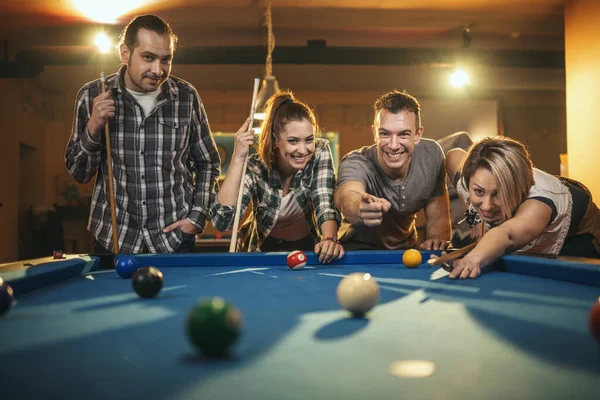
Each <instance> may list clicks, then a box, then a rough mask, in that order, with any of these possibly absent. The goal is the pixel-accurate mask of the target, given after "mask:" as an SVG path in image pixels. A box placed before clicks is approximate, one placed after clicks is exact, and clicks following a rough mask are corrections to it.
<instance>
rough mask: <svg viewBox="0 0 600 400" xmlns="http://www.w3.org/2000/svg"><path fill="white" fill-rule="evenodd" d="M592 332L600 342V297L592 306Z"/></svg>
mask: <svg viewBox="0 0 600 400" xmlns="http://www.w3.org/2000/svg"><path fill="white" fill-rule="evenodd" d="M589 327H590V333H591V334H592V336H593V337H594V339H596V342H598V344H600V297H599V298H598V300H597V301H596V303H595V304H594V306H593V307H592V311H591V312H590V322H589Z"/></svg>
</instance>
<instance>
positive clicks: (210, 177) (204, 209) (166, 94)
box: [65, 67, 220, 253]
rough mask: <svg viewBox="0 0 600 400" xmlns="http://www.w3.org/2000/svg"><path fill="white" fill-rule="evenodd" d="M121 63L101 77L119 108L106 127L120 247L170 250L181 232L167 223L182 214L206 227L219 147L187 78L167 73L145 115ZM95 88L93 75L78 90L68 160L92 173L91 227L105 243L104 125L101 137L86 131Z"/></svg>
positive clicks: (82, 173)
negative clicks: (168, 228)
mask: <svg viewBox="0 0 600 400" xmlns="http://www.w3.org/2000/svg"><path fill="white" fill-rule="evenodd" d="M125 68H126V67H122V68H121V69H120V70H119V72H118V73H117V74H114V75H112V76H110V77H109V78H108V79H107V82H106V88H107V90H108V91H110V92H111V96H112V98H113V99H114V100H115V107H116V114H115V117H114V118H111V119H110V120H109V129H110V144H111V156H112V164H113V176H114V179H113V181H114V186H115V202H116V207H115V208H116V214H117V227H118V237H119V248H120V250H121V252H123V253H131V252H138V251H140V250H141V249H142V246H143V245H144V244H145V245H146V246H147V247H148V249H149V250H150V251H152V252H158V253H172V252H174V251H175V250H176V249H177V247H178V246H179V244H180V243H181V241H182V239H183V232H182V231H180V230H179V229H176V230H175V231H173V232H170V233H163V232H162V230H163V229H164V228H165V227H166V226H168V225H170V224H172V223H173V222H175V221H178V220H182V219H185V218H187V219H189V220H190V221H191V222H192V223H193V224H194V225H196V226H197V227H198V228H199V229H200V231H202V230H204V227H205V226H206V221H207V218H208V215H209V212H210V207H211V205H212V203H213V201H214V199H215V197H216V185H217V179H218V177H219V173H220V160H219V154H218V152H217V149H216V144H215V142H214V139H213V137H212V134H211V132H210V127H209V125H208V119H207V117H206V112H205V111H204V106H203V104H202V102H201V100H200V97H199V96H198V93H197V92H196V90H195V89H194V87H193V86H192V85H190V84H189V83H187V82H185V81H183V80H181V79H178V78H176V77H173V76H171V77H169V78H168V79H167V81H166V82H165V83H164V84H163V85H162V86H161V89H160V90H161V93H160V94H159V96H158V98H157V104H156V106H155V108H154V110H153V111H152V112H151V113H150V114H149V115H147V116H146V115H144V112H143V111H142V107H141V106H140V105H139V104H138V103H137V102H136V101H135V99H134V98H133V96H131V94H130V93H129V92H127V90H126V89H125V88H124V86H123V85H124V84H123V76H124V73H125ZM100 92H101V86H100V82H99V81H98V80H97V81H93V82H90V83H88V84H86V85H85V86H84V87H83V88H82V89H81V90H80V91H79V94H78V96H77V103H76V106H75V115H74V118H73V130H72V134H71V139H70V140H69V143H68V145H67V150H66V154H65V163H66V166H67V169H68V170H69V172H70V173H71V174H72V175H73V178H75V180H76V181H78V182H81V183H85V182H89V181H90V180H92V179H93V178H96V183H95V187H94V194H93V197H92V204H91V210H90V217H89V221H88V230H90V231H91V232H92V233H93V234H94V237H95V238H96V239H97V240H98V242H99V243H100V244H101V245H102V246H104V247H105V248H107V249H109V250H110V249H112V248H113V245H112V227H111V214H110V206H109V201H108V165H107V163H106V150H105V149H106V146H105V144H104V131H103V132H102V136H101V137H102V142H97V141H94V140H92V138H91V137H90V135H89V133H88V131H87V122H88V120H89V119H90V117H91V114H92V106H93V101H94V98H95V97H96V96H98V95H99V94H100Z"/></svg>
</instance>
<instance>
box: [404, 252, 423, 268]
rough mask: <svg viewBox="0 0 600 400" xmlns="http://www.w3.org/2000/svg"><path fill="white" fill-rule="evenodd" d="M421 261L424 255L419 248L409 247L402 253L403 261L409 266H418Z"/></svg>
mask: <svg viewBox="0 0 600 400" xmlns="http://www.w3.org/2000/svg"><path fill="white" fill-rule="evenodd" d="M421 261H423V256H421V252H419V250H415V249H408V250H405V251H404V254H402V262H403V263H404V265H406V267H407V268H416V267H418V266H419V264H421Z"/></svg>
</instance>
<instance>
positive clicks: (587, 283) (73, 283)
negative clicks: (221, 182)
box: [0, 251, 600, 400]
mask: <svg viewBox="0 0 600 400" xmlns="http://www.w3.org/2000/svg"><path fill="white" fill-rule="evenodd" d="M402 254H403V252H402V251H374V252H360V251H356V252H349V253H347V254H346V256H345V257H344V259H342V260H341V261H337V262H334V263H332V264H329V265H320V264H319V263H318V262H317V258H316V256H315V255H314V254H313V253H307V256H308V265H307V267H306V268H305V269H303V270H300V271H293V270H290V269H289V268H288V266H287V264H286V254H285V253H245V254H244V253H237V254H217V253H215V254H211V253H207V254H188V255H186V254H179V255H138V256H136V258H137V260H138V261H139V263H140V264H141V265H145V266H148V265H152V266H155V267H157V268H159V269H160V270H161V271H162V272H163V274H164V287H163V290H162V291H161V293H160V294H159V295H158V296H157V297H156V298H154V299H141V298H139V297H138V296H137V295H136V294H135V293H134V292H133V290H132V288H131V283H130V281H129V280H124V279H121V278H119V277H118V275H117V274H116V272H115V271H114V270H111V269H100V268H99V267H98V265H99V262H98V259H97V258H96V257H94V256H89V255H88V256H75V257H73V256H69V257H68V258H67V259H66V260H56V261H55V260H44V262H40V263H39V264H38V265H33V266H32V265H29V266H25V268H12V269H4V270H3V269H0V275H2V276H3V278H4V279H5V280H7V281H9V283H10V284H11V285H12V286H13V288H14V290H15V293H16V298H17V304H16V305H15V306H14V308H13V309H12V310H10V311H9V312H8V313H7V314H5V315H4V317H2V318H0V398H1V399H7V400H8V399H11V400H14V399H76V400H83V399H86V400H91V399H110V400H115V399H217V400H227V399H235V400H239V399H278V400H279V399H302V400H304V399H311V400H312V399H344V400H348V399H453V400H459V399H461V400H462V399H502V400H505V399H511V400H513V399H545V400H549V399H561V400H562V399H595V400H598V399H600V344H598V343H596V342H595V341H594V339H593V338H592V336H591V335H590V333H589V331H588V318H589V315H590V309H591V307H592V305H593V304H594V302H596V301H598V297H599V296H600V265H599V264H597V263H593V262H587V261H585V260H571V259H561V258H542V257H531V256H519V255H507V256H505V257H503V258H502V259H501V260H499V261H498V262H497V263H495V264H494V265H493V266H491V267H490V268H488V271H487V272H486V273H484V274H483V275H482V276H480V277H479V278H477V279H475V280H450V279H448V277H447V272H445V271H444V270H443V269H441V268H439V267H430V266H428V265H427V264H425V261H426V260H427V259H428V257H429V254H430V253H429V252H423V255H424V257H423V258H424V260H423V263H422V264H421V265H419V266H418V267H417V268H411V269H409V268H406V267H405V266H403V265H402V262H401V258H402ZM30 264H35V263H30ZM357 271H360V272H368V273H370V274H371V275H372V276H373V277H375V279H376V280H377V282H378V283H379V286H380V299H379V303H378V304H377V306H376V307H375V308H374V309H373V310H372V311H371V312H370V313H368V314H367V316H366V317H365V318H352V317H350V315H349V314H348V313H347V312H346V311H345V310H343V309H341V308H340V306H339V305H338V303H337V300H336V287H337V285H338V284H339V282H340V280H341V279H342V278H343V277H344V276H346V275H347V274H349V273H352V272H357ZM209 296H220V297H223V298H225V299H227V300H229V301H230V302H232V303H233V304H234V305H235V306H236V307H237V308H238V309H239V310H240V311H241V313H242V315H243V321H244V325H243V332H242V335H241V336H240V338H239V340H238V342H237V343H236V344H235V345H234V346H233V347H232V349H231V354H230V355H229V356H228V357H225V358H217V359H207V358H204V357H202V356H200V355H198V354H197V353H196V352H195V351H194V350H193V348H192V346H191V345H190V342H189V341H188V339H187V337H186V331H185V321H186V317H187V314H188V313H189V311H190V309H191V308H192V306H193V305H194V304H195V303H196V301H197V300H198V299H199V298H201V297H209Z"/></svg>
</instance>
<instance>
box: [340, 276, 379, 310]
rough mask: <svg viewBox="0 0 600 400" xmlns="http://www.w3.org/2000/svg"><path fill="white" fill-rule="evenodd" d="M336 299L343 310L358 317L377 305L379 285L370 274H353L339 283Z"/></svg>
mask: <svg viewBox="0 0 600 400" xmlns="http://www.w3.org/2000/svg"><path fill="white" fill-rule="evenodd" d="M337 299H338V303H340V305H341V306H342V307H343V308H345V309H346V310H348V311H350V312H351V313H352V314H353V315H354V316H357V317H360V316H363V315H364V314H366V313H367V312H369V311H370V310H371V309H372V308H373V307H374V306H375V304H377V301H378V300H379V285H378V284H377V281H375V278H373V277H372V276H371V274H368V273H364V272H354V273H352V274H350V275H348V276H346V277H345V278H344V279H342V281H341V282H340V283H339V285H338V287H337Z"/></svg>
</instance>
